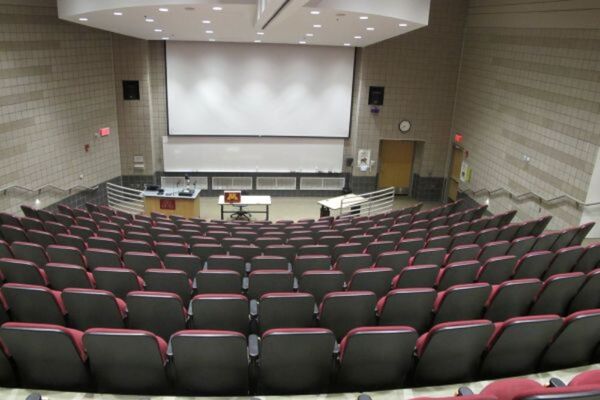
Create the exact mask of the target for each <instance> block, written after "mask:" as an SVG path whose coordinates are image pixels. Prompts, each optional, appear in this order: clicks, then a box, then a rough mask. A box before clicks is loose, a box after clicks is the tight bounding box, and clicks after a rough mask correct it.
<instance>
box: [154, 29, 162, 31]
mask: <svg viewBox="0 0 600 400" xmlns="http://www.w3.org/2000/svg"><path fill="white" fill-rule="evenodd" d="M154 32H162V29H160V28H156V29H155V30H154Z"/></svg>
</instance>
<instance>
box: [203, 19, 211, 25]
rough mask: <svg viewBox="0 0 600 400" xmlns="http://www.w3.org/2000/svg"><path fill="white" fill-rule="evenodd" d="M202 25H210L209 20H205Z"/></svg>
mask: <svg viewBox="0 0 600 400" xmlns="http://www.w3.org/2000/svg"><path fill="white" fill-rule="evenodd" d="M202 23H203V24H206V25H208V24H210V21H209V20H207V19H205V20H203V21H202Z"/></svg>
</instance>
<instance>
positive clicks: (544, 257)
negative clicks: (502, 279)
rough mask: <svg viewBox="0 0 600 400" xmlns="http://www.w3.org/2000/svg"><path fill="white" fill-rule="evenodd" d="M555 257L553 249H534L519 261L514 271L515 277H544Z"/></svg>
mask: <svg viewBox="0 0 600 400" xmlns="http://www.w3.org/2000/svg"><path fill="white" fill-rule="evenodd" d="M553 259H554V253H552V252H551V251H533V252H531V253H527V254H525V255H524V256H523V257H521V258H520V259H519V261H517V265H515V270H514V272H513V279H526V278H536V279H542V276H543V275H544V273H545V272H546V270H547V269H548V267H549V266H550V263H551V262H552V260H553Z"/></svg>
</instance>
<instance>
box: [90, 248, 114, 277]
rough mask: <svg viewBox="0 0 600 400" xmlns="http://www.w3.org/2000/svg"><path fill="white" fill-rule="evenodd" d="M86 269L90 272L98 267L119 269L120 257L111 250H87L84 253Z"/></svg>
mask: <svg viewBox="0 0 600 400" xmlns="http://www.w3.org/2000/svg"><path fill="white" fill-rule="evenodd" d="M84 255H85V259H86V261H87V267H88V269H90V271H93V270H95V269H96V268H98V267H109V268H120V267H122V266H123V263H122V261H121V256H119V254H117V253H115V252H114V251H111V250H105V249H93V248H89V247H88V248H87V249H86V250H85V252H84Z"/></svg>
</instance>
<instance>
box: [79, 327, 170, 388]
mask: <svg viewBox="0 0 600 400" xmlns="http://www.w3.org/2000/svg"><path fill="white" fill-rule="evenodd" d="M83 343H84V345H85V349H86V351H87V353H88V357H89V363H90V369H91V372H92V376H93V377H94V380H95V382H96V384H97V386H98V390H99V391H100V392H104V393H106V392H108V393H123V394H138V395H139V394H148V395H150V394H164V393H166V392H168V389H169V385H170V384H169V380H168V378H167V372H166V369H165V364H166V363H167V343H166V342H165V341H164V340H162V339H161V338H159V337H158V336H156V335H154V334H152V333H150V332H145V331H138V330H132V329H110V328H93V329H88V330H87V331H86V332H85V333H84V335H83Z"/></svg>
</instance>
